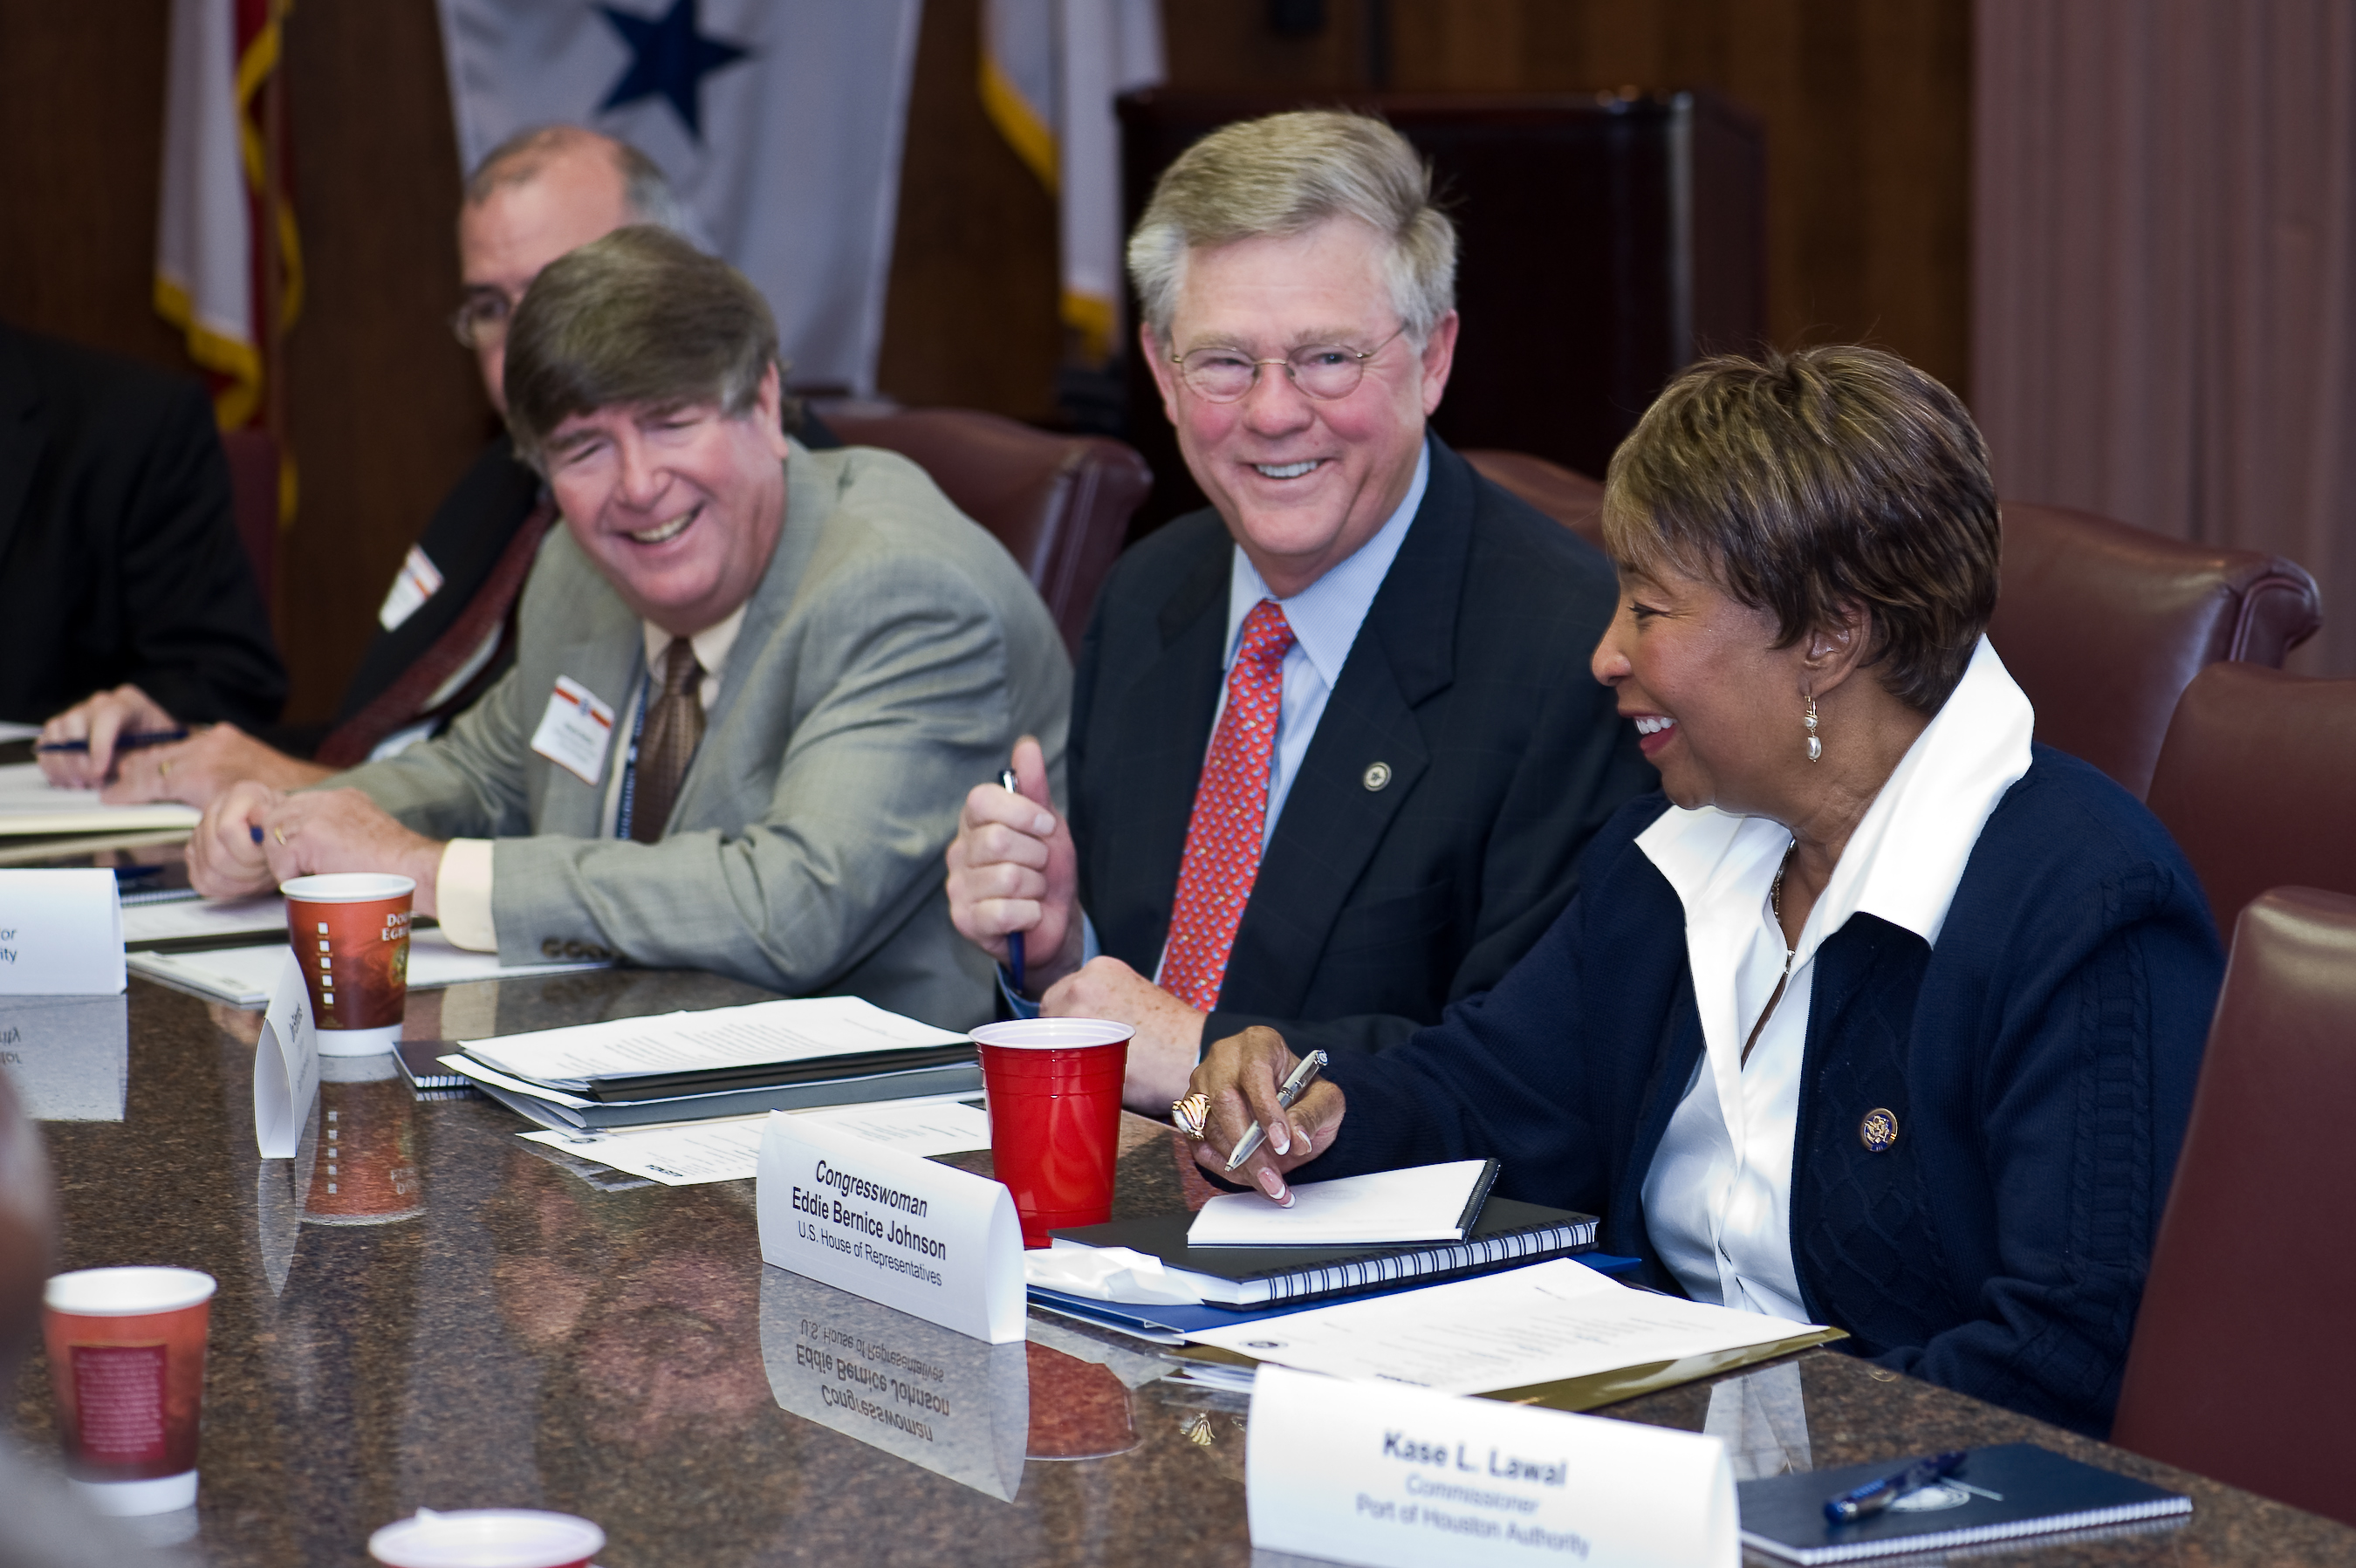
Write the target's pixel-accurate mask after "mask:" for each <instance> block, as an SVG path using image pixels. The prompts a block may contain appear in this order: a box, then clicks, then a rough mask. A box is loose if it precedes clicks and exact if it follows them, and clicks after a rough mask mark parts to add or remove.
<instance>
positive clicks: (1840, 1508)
mask: <svg viewBox="0 0 2356 1568" xmlns="http://www.w3.org/2000/svg"><path fill="white" fill-rule="evenodd" d="M1969 1452H1970V1451H1969V1450H1968V1449H1963V1448H1958V1449H1956V1450H1955V1451H1954V1452H1953V1453H1952V1454H1934V1455H1932V1456H1931V1457H1930V1458H1928V1459H1918V1460H1916V1461H1915V1462H1914V1463H1913V1464H1912V1465H1909V1466H1906V1468H1904V1469H1903V1470H1901V1471H1899V1472H1898V1474H1896V1475H1895V1476H1884V1477H1881V1479H1879V1480H1878V1481H1868V1482H1867V1483H1866V1484H1865V1485H1864V1486H1862V1487H1856V1488H1855V1489H1854V1490H1851V1491H1846V1492H1843V1493H1842V1494H1841V1495H1840V1496H1838V1497H1837V1498H1826V1500H1825V1517H1826V1519H1828V1520H1832V1521H1833V1522H1834V1523H1835V1524H1855V1523H1856V1522H1857V1521H1858V1520H1861V1519H1870V1518H1872V1517H1873V1516H1874V1515H1875V1514H1878V1513H1879V1512H1880V1511H1881V1510H1882V1509H1886V1508H1888V1507H1889V1506H1890V1504H1892V1503H1894V1502H1896V1501H1897V1500H1898V1499H1899V1498H1902V1497H1905V1496H1906V1495H1907V1494H1909V1493H1910V1492H1919V1491H1921V1490H1922V1488H1923V1487H1927V1486H1929V1485H1930V1484H1931V1483H1932V1482H1933V1481H1939V1480H1944V1479H1945V1478H1946V1477H1949V1476H1951V1475H1953V1474H1954V1472H1955V1471H1956V1470H1958V1469H1960V1468H1961V1467H1962V1466H1963V1463H1964V1460H1965V1456H1966V1455H1968V1453H1969Z"/></svg>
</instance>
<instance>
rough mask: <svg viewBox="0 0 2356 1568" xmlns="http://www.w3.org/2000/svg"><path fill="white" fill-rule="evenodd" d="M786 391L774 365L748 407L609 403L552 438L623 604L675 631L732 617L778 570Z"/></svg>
mask: <svg viewBox="0 0 2356 1568" xmlns="http://www.w3.org/2000/svg"><path fill="white" fill-rule="evenodd" d="M778 395H779V394H778V386H777V369H776V366H775V365H771V366H770V367H769V369H768V371H767V372H766V374H764V375H763V376H762V378H761V389H760V392H759V394H758V396H757V397H756V398H755V402H754V405H753V407H752V408H751V409H749V410H747V411H746V412H745V413H743V414H741V415H735V416H731V415H729V414H727V413H723V412H722V411H721V410H720V409H718V408H717V407H714V406H712V405H711V404H701V405H691V406H689V407H684V408H675V409H662V408H647V407H620V408H601V409H597V410H594V411H593V412H591V413H577V414H574V415H573V416H572V417H570V418H568V419H566V420H564V421H563V422H562V424H558V425H557V426H556V428H555V429H554V430H553V431H552V432H551V433H550V434H549V436H548V439H547V441H546V442H545V443H544V444H543V447H542V454H541V456H542V460H543V461H544V462H545V464H546V466H547V471H548V485H549V489H551V490H552V492H553V493H554V494H555V497H556V504H557V507H558V508H559V510H562V512H563V513H564V523H565V526H566V527H567V528H568V529H570V530H571V531H572V532H573V540H574V542H576V543H578V544H579V545H580V546H581V548H582V549H583V550H584V551H585V552H587V553H588V555H589V558H590V559H591V560H592V561H594V562H595V563H596V564H597V568H598V570H599V571H601V572H603V573H604V574H605V577H606V580H607V581H609V582H611V583H612V584H613V585H614V590H615V592H616V593H618V594H620V595H621V596H622V600H623V602H624V603H625V604H627V605H628V606H629V607H630V608H631V609H633V610H635V611H636V612H637V614H638V615H640V616H642V617H644V618H646V619H648V620H650V621H653V622H654V623H655V624H656V625H657V626H659V627H661V628H663V629H664V630H666V631H668V632H669V633H670V634H671V635H673V636H674V637H692V636H693V635H695V634H696V633H697V632H699V631H701V630H703V629H704V628H706V627H710V626H713V625H716V624H718V623H719V622H721V621H723V620H725V619H726V618H728V617H729V615H730V614H731V613H732V612H734V610H735V608H736V607H738V606H739V605H742V604H743V603H744V601H745V600H747V599H749V598H751V597H752V596H753V590H754V589H755V588H756V587H758V586H759V585H760V582H761V574H762V573H764V572H766V571H767V570H768V567H769V556H770V554H771V553H773V552H774V551H775V550H776V544H777V534H778V532H780V531H781V530H782V529H783V528H784V526H785V519H786V473H785V468H784V466H783V465H784V462H785V457H786V453H787V445H786V437H785V435H784V434H783V433H782V431H781V430H780V429H779V426H778V407H777V404H778Z"/></svg>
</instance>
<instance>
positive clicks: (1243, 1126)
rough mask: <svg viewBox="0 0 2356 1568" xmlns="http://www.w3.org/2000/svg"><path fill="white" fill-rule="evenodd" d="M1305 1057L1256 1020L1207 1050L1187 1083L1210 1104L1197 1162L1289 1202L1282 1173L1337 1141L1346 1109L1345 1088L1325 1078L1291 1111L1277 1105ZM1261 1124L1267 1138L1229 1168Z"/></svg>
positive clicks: (1287, 1204) (1196, 1147)
mask: <svg viewBox="0 0 2356 1568" xmlns="http://www.w3.org/2000/svg"><path fill="white" fill-rule="evenodd" d="M1300 1059H1301V1058H1298V1057H1296V1056H1294V1055H1293V1054H1292V1052H1291V1050H1290V1047H1287V1046H1286V1045H1285V1043H1284V1036H1282V1035H1280V1034H1278V1033H1277V1032H1276V1031H1275V1030H1274V1029H1271V1028H1269V1027H1267V1026H1263V1025H1259V1024H1255V1025H1253V1026H1251V1027H1250V1028H1248V1029H1246V1030H1245V1031H1244V1032H1243V1033H1242V1034H1240V1035H1229V1036H1227V1037H1226V1039H1224V1040H1221V1041H1219V1042H1218V1043H1217V1044H1215V1045H1214V1046H1213V1047H1211V1048H1210V1049H1209V1050H1207V1051H1205V1052H1204V1053H1203V1059H1202V1062H1201V1063H1200V1064H1199V1065H1198V1066H1197V1067H1196V1068H1195V1069H1194V1077H1193V1079H1190V1080H1189V1081H1188V1084H1187V1088H1188V1090H1190V1091H1191V1092H1193V1093H1196V1094H1200V1095H1202V1096H1204V1097H1205V1099H1207V1100H1208V1101H1210V1102H1211V1113H1210V1115H1209V1117H1208V1118H1207V1119H1206V1120H1207V1122H1208V1124H1209V1129H1210V1130H1209V1132H1208V1133H1206V1134H1205V1137H1204V1139H1203V1141H1202V1142H1201V1143H1199V1144H1195V1145H1194V1163H1195V1164H1196V1165H1201V1166H1202V1167H1203V1168H1204V1169H1205V1170H1206V1171H1208V1172H1210V1173H1211V1174H1212V1175H1213V1176H1217V1177H1219V1178H1220V1179H1221V1180H1223V1181H1236V1180H1238V1179H1248V1180H1250V1181H1252V1182H1254V1183H1256V1184H1257V1185H1258V1187H1259V1189H1260V1190H1261V1191H1262V1192H1264V1193H1266V1194H1268V1195H1269V1197H1272V1198H1274V1199H1276V1201H1277V1202H1279V1203H1281V1204H1283V1205H1284V1206H1285V1207H1286V1208H1291V1207H1292V1194H1291V1192H1290V1189H1289V1188H1287V1187H1286V1186H1285V1181H1284V1173H1285V1172H1287V1171H1290V1170H1291V1169H1292V1168H1293V1167H1294V1166H1296V1165H1307V1164H1308V1163H1309V1162H1310V1161H1311V1160H1313V1159H1315V1158H1316V1157H1317V1156H1318V1155H1322V1154H1323V1153H1324V1152H1325V1151H1326V1150H1328V1149H1330V1148H1332V1147H1333V1139H1334V1138H1335V1136H1336V1135H1338V1134H1339V1133H1341V1131H1342V1115H1343V1112H1344V1110H1345V1109H1346V1104H1345V1102H1344V1099H1343V1095H1342V1090H1341V1086H1340V1085H1339V1084H1336V1083H1334V1082H1333V1081H1332V1080H1330V1079H1318V1080H1317V1081H1316V1082H1315V1083H1312V1084H1311V1085H1310V1086H1309V1090H1308V1092H1307V1093H1305V1094H1303V1095H1302V1096H1301V1099H1300V1101H1298V1102H1297V1103H1295V1104H1294V1105H1293V1107H1292V1109H1291V1110H1290V1112H1287V1111H1286V1110H1284V1109H1283V1108H1282V1107H1281V1106H1280V1105H1278V1104H1277V1102H1276V1091H1277V1088H1278V1086H1279V1085H1280V1084H1282V1083H1283V1082H1284V1080H1285V1079H1287V1078H1288V1077H1290V1075H1291V1073H1292V1069H1293V1068H1294V1067H1296V1066H1297V1065H1299V1062H1300ZM1255 1123H1257V1124H1258V1126H1259V1128H1260V1129H1261V1131H1262V1132H1263V1133H1266V1134H1267V1136H1266V1137H1265V1138H1264V1139H1263V1140H1262V1141H1261V1143H1260V1146H1259V1147H1258V1149H1256V1150H1254V1151H1253V1153H1252V1156H1251V1158H1249V1159H1248V1160H1246V1161H1245V1162H1244V1163H1243V1166H1242V1168H1241V1169H1239V1170H1236V1171H1229V1170H1228V1169H1227V1155H1229V1154H1230V1153H1232V1152H1233V1151H1234V1149H1235V1146H1236V1143H1237V1140H1238V1139H1240V1138H1241V1137H1243V1135H1244V1134H1245V1133H1247V1132H1248V1131H1249V1130H1250V1129H1251V1128H1252V1126H1253V1125H1254V1124H1255Z"/></svg>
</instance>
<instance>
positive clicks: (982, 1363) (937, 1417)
mask: <svg viewBox="0 0 2356 1568" xmlns="http://www.w3.org/2000/svg"><path fill="white" fill-rule="evenodd" d="M1029 1352H1030V1347H1029V1346H1028V1345H1024V1344H1007V1345H986V1344H984V1343H982V1342H981V1341H980V1340H979V1339H975V1338H971V1337H968V1336H966V1335H963V1334H959V1333H957V1332H956V1331H954V1330H952V1329H948V1328H943V1327H940V1326H938V1325H937V1324H931V1323H926V1322H925V1321H924V1320H922V1319H921V1318H918V1317H915V1316H911V1315H909V1314H907V1313H905V1312H894V1311H893V1310H892V1309H891V1308H890V1307H887V1306H879V1305H876V1304H875V1303H873V1302H871V1301H864V1300H862V1299H861V1298H860V1297H858V1296H855V1295H852V1294H851V1293H850V1292H849V1291H841V1290H837V1289H835V1288H834V1287H833V1286H832V1285H829V1284H821V1283H819V1282H818V1281H817V1280H813V1279H805V1278H804V1277H803V1276H801V1275H800V1274H797V1273H788V1272H787V1271H786V1270H784V1269H771V1268H764V1269H763V1270H762V1271H761V1361H762V1365H763V1366H764V1367H765V1368H766V1369H767V1371H768V1374H769V1391H770V1392H772V1393H774V1394H776V1396H777V1404H778V1405H779V1407H780V1408H782V1409H785V1410H788V1411H791V1412H793V1413H794V1414H796V1415H798V1416H800V1417H802V1418H803V1419H804V1420H806V1421H814V1422H817V1423H819V1425H821V1426H827V1427H831V1428H833V1429H834V1430H835V1431H837V1432H840V1433H841V1434H844V1435H845V1436H847V1437H852V1438H856V1439H857V1440H858V1441H860V1442H862V1443H864V1444H869V1445H870V1446H872V1447H875V1448H881V1449H882V1450H883V1452H885V1453H886V1454H894V1455H898V1456H899V1457H901V1458H903V1459H905V1460H907V1461H908V1462H909V1463H910V1464H913V1465H921V1466H924V1467H925V1468H926V1469H927V1470H930V1471H932V1472H933V1473H934V1474H935V1475H937V1476H946V1477H948V1478H949V1479H950V1480H952V1481H955V1482H957V1483H958V1485H960V1486H965V1487H972V1488H973V1489H974V1490H976V1491H978V1492H980V1493H983V1494H984V1495H986V1496H989V1497H993V1498H998V1499H999V1500H1000V1501H1001V1502H1009V1503H1011V1502H1012V1501H1013V1500H1014V1496H1015V1494H1016V1493H1017V1492H1019V1491H1021V1490H1022V1489H1023V1455H1024V1453H1025V1451H1026V1445H1027V1444H1028V1442H1029V1439H1030V1435H1031V1380H1030V1372H1029V1359H1030V1358H1029Z"/></svg>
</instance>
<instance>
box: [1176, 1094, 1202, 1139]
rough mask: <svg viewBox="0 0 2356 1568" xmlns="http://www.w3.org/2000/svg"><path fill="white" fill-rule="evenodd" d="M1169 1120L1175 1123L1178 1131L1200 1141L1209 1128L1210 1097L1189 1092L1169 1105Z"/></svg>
mask: <svg viewBox="0 0 2356 1568" xmlns="http://www.w3.org/2000/svg"><path fill="white" fill-rule="evenodd" d="M1170 1120H1171V1121H1173V1122H1176V1123H1177V1126H1178V1131H1180V1132H1181V1133H1185V1134H1186V1136H1188V1137H1189V1138H1192V1139H1194V1142H1196V1143H1198V1144H1199V1143H1201V1142H1202V1141H1203V1139H1204V1137H1205V1134H1207V1133H1209V1132H1210V1130H1211V1128H1210V1122H1211V1097H1210V1096H1209V1095H1207V1094H1190V1095H1188V1096H1187V1097H1186V1098H1185V1099H1183V1100H1181V1101H1174V1102H1173V1104H1172V1105H1171V1107H1170Z"/></svg>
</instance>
